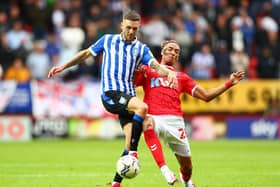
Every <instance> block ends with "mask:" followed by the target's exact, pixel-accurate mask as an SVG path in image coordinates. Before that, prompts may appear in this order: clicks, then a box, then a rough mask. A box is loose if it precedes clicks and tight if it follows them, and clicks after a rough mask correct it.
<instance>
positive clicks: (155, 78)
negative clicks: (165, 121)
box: [135, 66, 196, 116]
mask: <svg viewBox="0 0 280 187" xmlns="http://www.w3.org/2000/svg"><path fill="white" fill-rule="evenodd" d="M143 68H144V69H145V76H144V75H143V73H140V72H137V73H136V77H135V84H136V85H137V86H143V90H144V92H145V94H144V95H145V96H144V102H145V103H147V104H148V106H149V109H148V113H149V114H153V115H176V116H182V115H183V112H182V109H181V100H180V94H181V93H188V94H189V95H193V91H194V89H195V87H196V83H195V82H194V80H193V79H192V78H191V77H189V76H188V75H187V74H185V73H181V72H178V74H177V79H178V87H177V88H176V89H173V88H170V87H169V86H168V84H169V82H168V80H167V77H163V76H160V75H159V74H158V73H157V72H156V71H155V70H154V69H152V68H150V67H148V66H143ZM167 68H169V69H170V70H172V71H175V68H173V67H171V66H167Z"/></svg>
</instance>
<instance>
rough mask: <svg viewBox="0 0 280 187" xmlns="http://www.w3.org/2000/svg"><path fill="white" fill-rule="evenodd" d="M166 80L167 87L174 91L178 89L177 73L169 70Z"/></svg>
mask: <svg viewBox="0 0 280 187" xmlns="http://www.w3.org/2000/svg"><path fill="white" fill-rule="evenodd" d="M167 78H168V82H169V87H170V88H173V89H176V88H177V87H178V79H177V72H175V71H171V70H170V71H169V73H168V77H167Z"/></svg>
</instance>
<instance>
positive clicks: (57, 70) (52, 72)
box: [48, 66, 63, 78]
mask: <svg viewBox="0 0 280 187" xmlns="http://www.w3.org/2000/svg"><path fill="white" fill-rule="evenodd" d="M62 71H63V67H62V66H55V67H52V68H51V69H50V71H49V73H48V78H51V77H52V76H54V75H55V74H57V73H60V72H62Z"/></svg>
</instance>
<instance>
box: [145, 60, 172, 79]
mask: <svg viewBox="0 0 280 187" xmlns="http://www.w3.org/2000/svg"><path fill="white" fill-rule="evenodd" d="M150 66H151V67H152V68H153V69H154V70H156V72H157V73H158V74H159V75H161V76H168V74H169V70H168V69H166V68H164V67H163V66H161V65H160V64H159V63H157V62H156V61H152V62H151V64H150Z"/></svg>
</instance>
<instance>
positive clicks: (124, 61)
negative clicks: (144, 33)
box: [89, 34, 155, 96]
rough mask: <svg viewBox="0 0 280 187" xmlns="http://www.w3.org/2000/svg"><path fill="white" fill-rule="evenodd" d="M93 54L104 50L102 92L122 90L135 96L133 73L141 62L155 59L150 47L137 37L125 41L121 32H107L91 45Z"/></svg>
mask: <svg viewBox="0 0 280 187" xmlns="http://www.w3.org/2000/svg"><path fill="white" fill-rule="evenodd" d="M89 50H90V51H91V53H92V55H94V56H97V55H98V54H99V53H101V52H103V60H102V71H101V84H102V92H106V91H109V90H115V91H121V92H124V93H126V94H130V95H133V96H135V95H136V91H135V85H134V82H133V75H134V71H135V69H136V68H137V67H138V66H139V65H140V63H142V64H145V65H150V63H151V61H153V60H155V58H154V57H153V55H152V53H151V51H150V49H149V48H148V47H147V46H146V45H145V44H143V43H141V42H140V41H138V40H137V39H135V40H134V41H133V42H131V43H128V42H125V41H124V40H123V39H122V37H121V35H120V34H106V35H104V36H102V37H101V38H100V39H99V40H98V41H97V42H96V43H95V44H93V45H91V46H90V47H89Z"/></svg>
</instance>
